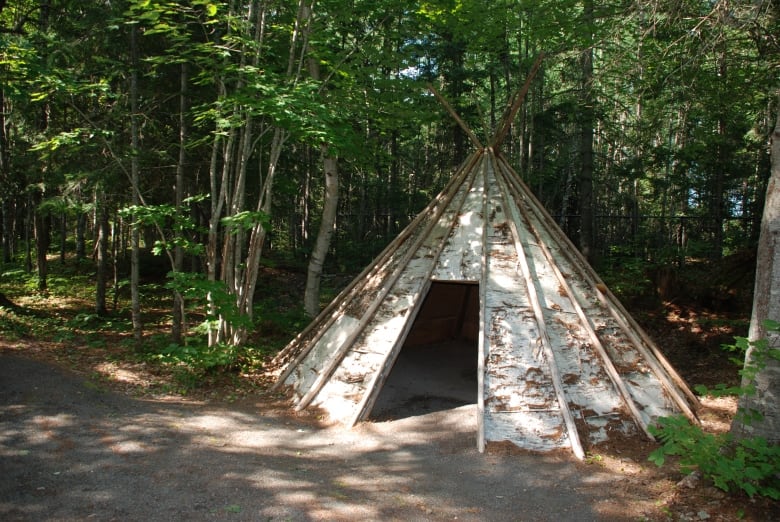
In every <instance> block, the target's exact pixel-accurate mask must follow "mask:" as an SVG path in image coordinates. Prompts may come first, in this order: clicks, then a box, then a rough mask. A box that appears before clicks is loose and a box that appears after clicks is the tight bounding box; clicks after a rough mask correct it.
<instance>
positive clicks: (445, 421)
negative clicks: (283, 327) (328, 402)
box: [0, 352, 652, 522]
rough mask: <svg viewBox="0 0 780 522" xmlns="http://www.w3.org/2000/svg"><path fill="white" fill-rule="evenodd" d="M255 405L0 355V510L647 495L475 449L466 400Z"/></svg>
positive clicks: (312, 508)
mask: <svg viewBox="0 0 780 522" xmlns="http://www.w3.org/2000/svg"><path fill="white" fill-rule="evenodd" d="M255 402H258V403H257V404H252V401H250V402H247V403H242V404H240V405H239V404H232V405H230V404H199V403H186V402H181V401H178V402H176V401H164V400H159V401H154V400H139V399H135V398H132V397H129V396H126V395H124V394H121V393H116V392H113V391H110V390H107V389H103V388H101V387H100V386H98V385H95V384H94V383H93V382H92V381H90V380H86V379H85V378H84V377H82V376H79V375H76V374H72V373H68V372H66V371H64V370H62V369H60V368H57V367H55V366H51V365H49V364H46V363H41V362H37V361H33V360H29V359H25V358H21V357H18V356H16V355H10V354H7V353H2V352H0V470H2V471H1V472H0V519H2V520H5V521H10V520H122V521H133V520H166V521H168V520H187V521H190V520H236V521H238V520H253V521H254V520H274V521H276V520H279V521H281V520H292V521H308V520H345V521H351V520H361V521H365V520H382V521H385V520H467V521H468V520H474V521H477V520H479V521H483V520H484V521H502V520H533V521H536V520H539V521H543V520H550V521H557V522H561V521H568V520H571V521H583V520H636V519H637V518H638V516H639V515H641V513H642V512H641V509H644V507H643V506H644V505H645V504H644V503H643V502H645V501H647V500H648V499H646V498H644V499H643V498H639V497H638V498H632V497H631V495H630V494H628V493H627V492H626V491H625V490H623V489H622V486H621V481H622V480H623V477H621V475H620V474H615V473H610V472H608V471H607V470H605V469H603V468H600V467H599V466H593V465H591V466H588V465H584V464H580V463H575V462H573V461H572V460H570V459H569V458H567V457H560V456H540V455H526V454H512V455H510V454H479V453H478V452H477V451H476V450H475V449H474V448H475V442H474V435H473V429H472V428H473V422H471V421H470V419H472V418H473V406H461V407H459V408H455V409H449V410H442V411H435V412H433V413H429V414H425V415H419V416H415V417H409V418H406V419H402V420H396V421H388V422H375V423H366V424H362V425H360V426H359V427H357V428H355V429H353V430H345V429H343V428H341V427H337V426H334V427H329V428H322V429H321V428H317V427H313V426H312V425H311V423H307V422H304V421H303V420H301V419H297V418H295V417H292V416H288V415H285V414H283V413H279V412H278V411H269V410H268V409H267V408H265V409H264V408H262V404H260V403H259V399H258V400H257V401H255ZM637 502H639V503H637ZM648 505H652V504H648ZM638 510H639V511H638Z"/></svg>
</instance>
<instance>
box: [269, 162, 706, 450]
mask: <svg viewBox="0 0 780 522" xmlns="http://www.w3.org/2000/svg"><path fill="white" fill-rule="evenodd" d="M483 255H484V256H483ZM432 281H453V282H456V281H468V282H470V283H471V284H473V283H475V282H477V283H479V285H481V288H480V301H481V302H480V314H482V315H481V317H483V318H484V320H480V331H479V334H478V335H479V339H478V341H479V344H480V346H481V347H482V348H481V350H480V351H479V353H480V354H481V355H480V357H482V358H483V359H484V364H480V365H479V367H480V368H482V370H481V373H480V375H479V378H478V381H477V382H478V386H480V390H479V393H478V394H477V396H478V397H480V398H481V399H480V405H481V406H482V407H481V408H480V409H479V410H478V411H479V415H480V422H478V425H479V426H480V428H479V429H480V433H479V434H478V436H477V440H478V445H479V449H480V450H482V449H483V440H484V441H487V442H491V441H511V442H512V443H514V444H515V445H517V446H519V447H521V448H524V449H529V450H536V451H549V450H554V449H557V448H571V449H572V451H573V452H574V454H575V455H577V456H579V457H580V458H581V457H582V456H583V454H584V451H583V446H589V445H593V444H598V443H599V442H602V441H604V440H606V439H608V438H609V436H610V434H612V433H621V434H623V436H634V435H636V436H644V435H645V434H647V430H646V426H647V424H649V423H650V422H652V421H653V419H655V418H657V417H659V416H667V415H672V414H675V413H678V412H680V411H682V412H683V413H685V414H686V415H688V416H689V417H691V418H693V419H694V420H695V417H694V415H693V413H692V412H691V409H692V408H693V406H694V405H693V404H688V402H687V401H691V400H692V401H695V399H690V397H692V394H690V391H688V390H687V389H686V388H685V385H684V383H681V381H680V380H679V376H676V374H667V372H668V369H667V367H666V365H665V363H664V362H663V361H660V360H657V358H656V355H655V354H656V350H654V349H653V347H651V346H647V345H646V344H647V343H649V342H650V341H649V339H647V337H646V335H643V334H640V333H637V332H635V331H633V330H634V329H635V328H638V327H637V326H636V325H635V323H633V322H632V321H631V320H630V319H628V318H626V317H624V312H625V311H624V310H623V309H622V307H620V306H619V304H618V303H616V302H614V301H613V299H614V297H613V296H612V295H611V294H610V293H609V292H608V291H605V290H601V289H599V285H600V284H602V285H603V283H601V280H600V279H598V276H597V275H596V274H595V273H594V272H593V271H592V269H591V268H590V266H589V265H588V264H587V262H586V261H585V260H584V258H583V257H582V256H581V255H579V253H578V252H576V249H575V248H574V247H573V245H572V244H571V242H569V241H568V240H567V239H566V238H565V236H564V235H563V232H561V231H560V229H558V228H557V227H556V225H555V224H554V221H553V219H552V218H551V217H550V216H549V214H547V213H546V212H545V211H544V209H543V208H542V206H541V204H540V203H539V202H538V201H537V200H535V198H534V197H533V196H532V195H531V194H530V193H529V192H528V190H527V189H526V187H525V186H524V185H523V184H522V182H521V181H520V179H519V177H518V176H517V174H516V173H515V172H514V171H512V170H511V168H509V166H508V164H507V163H506V162H505V161H503V159H501V158H497V157H496V156H495V154H494V153H493V152H492V149H482V150H480V151H478V152H477V153H475V154H474V155H473V156H472V157H471V158H470V159H469V160H468V161H467V162H466V163H465V164H464V167H462V169H461V170H460V171H459V173H458V174H457V175H456V177H455V178H454V180H453V183H451V184H450V185H449V186H448V187H447V188H446V189H445V190H444V192H442V194H440V195H439V196H438V197H437V198H436V199H435V200H434V201H433V202H432V204H431V205H430V206H429V207H428V208H427V209H426V210H425V211H423V212H422V213H421V214H420V215H419V216H418V217H417V218H416V219H415V221H413V222H412V224H411V225H410V226H409V227H408V228H407V229H405V230H404V231H403V232H402V233H401V235H400V236H399V238H398V239H396V241H394V242H393V244H391V245H390V247H388V249H387V250H386V251H385V252H383V253H382V254H380V256H379V257H378V258H377V260H376V262H375V264H374V265H373V266H371V267H369V268H368V269H366V271H364V272H363V274H361V275H360V276H359V277H358V278H357V279H356V280H355V281H353V282H352V284H351V285H350V286H349V287H348V288H347V289H346V290H345V291H344V292H342V294H341V295H340V296H339V297H338V298H337V299H336V300H335V301H334V303H332V304H331V305H330V306H329V307H328V308H326V309H325V310H324V311H323V312H322V313H321V314H320V315H319V316H318V318H317V319H315V321H314V322H313V323H312V325H311V326H310V327H309V328H307V329H306V330H305V331H304V332H303V333H302V334H301V335H300V336H299V337H298V338H296V339H295V340H294V341H293V342H292V343H290V345H288V347H286V348H285V350H283V351H282V352H281V353H280V354H279V356H278V357H277V359H276V363H277V364H278V365H279V366H280V368H281V369H282V371H281V374H280V376H279V380H278V382H277V386H281V385H284V386H287V387H288V388H289V389H290V391H291V392H292V395H293V399H294V401H295V402H296V407H297V408H298V409H301V408H305V407H308V406H309V405H312V406H317V407H320V408H322V409H323V410H325V411H326V412H328V414H329V415H330V417H331V418H332V419H334V420H338V421H341V422H344V423H346V424H348V425H351V424H354V423H355V422H357V421H360V420H363V419H365V418H366V417H367V416H368V414H369V413H370V412H371V408H372V407H373V404H374V403H375V401H376V397H377V394H378V393H379V390H380V389H381V388H382V385H383V384H384V382H385V380H386V379H387V376H388V374H389V372H390V370H391V368H392V367H393V364H394V362H395V360H396V358H397V357H398V354H399V353H400V352H401V350H405V349H406V346H405V340H406V336H407V334H408V333H409V332H410V330H411V329H412V327H413V326H414V328H415V329H416V328H419V327H420V325H416V324H415V321H416V318H417V315H418V312H419V311H420V309H421V307H422V303H423V301H424V299H425V296H426V295H427V292H428V289H429V288H430V286H431V284H432ZM603 292H606V294H604V293H603ZM422 327H423V328H424V327H425V325H422Z"/></svg>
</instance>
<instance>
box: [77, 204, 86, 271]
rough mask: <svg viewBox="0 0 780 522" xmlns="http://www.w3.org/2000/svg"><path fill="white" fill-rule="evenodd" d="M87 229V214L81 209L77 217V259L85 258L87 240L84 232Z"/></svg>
mask: <svg viewBox="0 0 780 522" xmlns="http://www.w3.org/2000/svg"><path fill="white" fill-rule="evenodd" d="M86 229H87V215H86V214H85V213H84V212H82V211H81V210H79V213H78V217H77V218H76V261H77V262H78V261H81V260H82V259H84V255H85V252H86V242H85V241H84V234H86Z"/></svg>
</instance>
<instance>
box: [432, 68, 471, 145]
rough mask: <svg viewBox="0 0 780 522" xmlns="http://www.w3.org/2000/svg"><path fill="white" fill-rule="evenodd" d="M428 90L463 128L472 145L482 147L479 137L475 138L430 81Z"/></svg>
mask: <svg viewBox="0 0 780 522" xmlns="http://www.w3.org/2000/svg"><path fill="white" fill-rule="evenodd" d="M428 90H429V91H431V93H433V95H434V96H436V99H437V100H439V103H441V104H442V106H443V107H444V108H445V109H447V112H449V113H450V116H452V117H453V118H454V119H455V121H456V122H458V125H460V128H461V129H463V131H464V132H465V133H466V134H467V135H468V137H469V139H470V140H471V143H473V144H474V146H475V147H477V148H478V149H482V148H484V146H483V145H482V142H480V141H479V138H477V136H476V134H474V133H473V132H472V131H471V128H469V126H468V125H466V122H465V121H463V120H462V119H461V118H460V116H458V113H457V112H455V109H453V108H452V106H451V105H450V104H449V102H447V100H446V99H445V98H444V96H442V95H441V94H439V91H437V90H436V89H435V88H434V86H433V85H431V84H430V83H429V84H428Z"/></svg>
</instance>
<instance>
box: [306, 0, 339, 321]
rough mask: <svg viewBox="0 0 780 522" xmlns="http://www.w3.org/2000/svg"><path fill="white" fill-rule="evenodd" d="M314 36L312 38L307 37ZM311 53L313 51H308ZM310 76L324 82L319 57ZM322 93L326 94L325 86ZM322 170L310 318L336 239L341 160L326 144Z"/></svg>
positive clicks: (311, 264)
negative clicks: (334, 233)
mask: <svg viewBox="0 0 780 522" xmlns="http://www.w3.org/2000/svg"><path fill="white" fill-rule="evenodd" d="M311 17H312V13H311V12H310V11H309V10H308V8H307V9H306V11H305V13H304V19H305V20H307V21H309V23H308V24H307V27H308V28H310V27H311V25H312V24H311V23H310V18H311ZM308 36H311V35H308ZM309 50H310V51H311V49H309ZM309 74H311V77H312V79H313V80H315V81H317V82H319V81H321V80H322V77H321V74H320V66H319V62H318V61H317V58H316V57H313V56H310V57H309ZM320 91H321V92H324V89H323V87H320ZM321 157H322V170H323V173H324V174H325V198H324V202H323V205H322V221H321V222H320V229H319V232H317V240H316V241H315V243H314V249H313V250H312V253H311V258H310V259H309V271H308V274H307V277H306V290H305V292H304V296H303V307H304V310H305V312H306V314H307V315H309V316H310V317H314V316H316V315H317V314H318V313H319V311H320V282H321V280H322V268H323V266H324V264H325V258H326V257H327V255H328V250H329V249H330V240H331V238H332V237H333V228H334V226H335V224H336V213H337V210H338V201H339V171H338V159H337V158H336V157H335V156H332V155H331V153H330V151H329V148H328V146H327V145H323V146H322V148H321Z"/></svg>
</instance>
